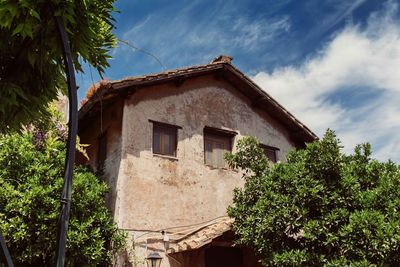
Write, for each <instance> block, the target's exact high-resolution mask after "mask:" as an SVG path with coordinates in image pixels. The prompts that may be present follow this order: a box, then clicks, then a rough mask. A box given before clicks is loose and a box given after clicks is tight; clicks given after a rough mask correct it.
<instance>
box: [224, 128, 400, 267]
mask: <svg viewBox="0 0 400 267" xmlns="http://www.w3.org/2000/svg"><path fill="white" fill-rule="evenodd" d="M227 159H228V162H229V163H230V165H231V166H233V167H235V168H241V169H243V170H244V175H243V176H244V179H245V186H244V188H242V189H236V190H235V193H234V203H233V205H232V206H230V207H229V209H228V214H229V215H230V216H231V217H232V218H234V219H235V222H234V225H233V229H234V231H235V233H236V234H237V236H238V243H240V244H245V245H249V246H252V247H253V248H254V249H255V250H256V252H257V253H258V254H259V255H260V257H261V259H262V263H263V265H264V266H385V265H386V266H400V213H399V211H398V209H399V207H400V168H399V166H398V165H396V164H395V163H393V162H391V161H388V162H379V161H377V160H374V159H371V147H370V145H369V144H363V145H359V146H357V147H356V149H355V153H354V154H352V155H345V154H344V153H342V152H341V147H340V141H339V140H338V139H337V138H336V136H335V133H334V132H333V131H330V130H328V131H327V132H326V134H325V136H324V138H323V139H322V140H320V141H316V142H314V143H311V144H308V145H307V147H306V148H305V149H304V150H297V151H292V152H291V153H289V155H288V157H287V163H277V164H274V165H273V166H270V167H269V164H268V163H267V160H266V158H265V156H264V155H263V153H262V150H261V149H260V148H259V145H258V143H257V141H256V140H255V139H254V138H251V137H249V138H245V139H243V140H241V141H240V142H239V144H238V152H237V153H236V154H234V155H228V156H227Z"/></svg>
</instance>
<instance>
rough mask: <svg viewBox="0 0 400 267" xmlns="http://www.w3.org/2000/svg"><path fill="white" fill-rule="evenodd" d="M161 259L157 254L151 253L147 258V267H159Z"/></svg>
mask: <svg viewBox="0 0 400 267" xmlns="http://www.w3.org/2000/svg"><path fill="white" fill-rule="evenodd" d="M161 260H162V257H161V256H160V254H158V253H157V252H151V253H150V254H149V255H148V256H147V258H146V261H147V267H160V266H161Z"/></svg>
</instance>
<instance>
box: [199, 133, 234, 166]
mask: <svg viewBox="0 0 400 267" xmlns="http://www.w3.org/2000/svg"><path fill="white" fill-rule="evenodd" d="M232 138H233V134H229V133H228V134H225V133H221V132H218V131H216V130H212V129H209V128H207V129H205V131H204V162H205V164H206V165H208V166H212V167H214V168H225V167H228V165H227V163H226V161H225V159H224V156H225V153H227V152H231V142H232Z"/></svg>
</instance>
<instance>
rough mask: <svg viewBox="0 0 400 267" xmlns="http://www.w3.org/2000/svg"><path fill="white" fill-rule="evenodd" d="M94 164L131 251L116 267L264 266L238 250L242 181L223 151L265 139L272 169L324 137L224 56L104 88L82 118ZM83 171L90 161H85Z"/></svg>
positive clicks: (82, 132) (82, 131)
mask: <svg viewBox="0 0 400 267" xmlns="http://www.w3.org/2000/svg"><path fill="white" fill-rule="evenodd" d="M79 128H80V130H79V135H80V138H81V142H82V143H86V144H90V147H89V149H88V154H89V156H90V161H89V162H86V164H90V165H91V166H92V167H93V168H94V169H95V170H102V175H103V177H104V178H105V179H106V181H107V182H108V184H109V185H110V192H109V194H108V196H107V201H108V204H109V207H110V209H111V211H112V212H113V215H114V219H115V221H116V222H117V224H118V226H119V228H121V229H124V230H126V231H127V232H128V233H129V237H130V244H131V245H132V246H131V248H130V249H129V250H128V251H127V253H126V255H124V256H123V257H121V259H120V261H119V263H118V265H121V266H123V265H126V266H146V264H145V258H146V257H147V255H149V253H151V252H157V253H159V254H160V255H161V257H162V264H161V266H182V267H183V266H188V267H189V266H190V267H196V266H205V267H211V266H230V267H239V266H240V267H245V266H258V262H257V258H256V257H255V255H254V253H253V251H251V249H249V248H243V247H236V246H232V245H233V243H232V240H233V238H234V236H233V233H232V232H231V231H230V225H231V220H230V219H229V218H228V217H227V216H226V208H227V207H228V205H229V204H230V203H231V202H232V192H233V189H234V188H235V187H240V186H242V185H243V180H242V179H241V174H240V173H239V172H237V171H235V170H232V169H230V168H229V167H228V166H227V165H226V163H225V161H224V159H223V155H224V153H225V152H230V151H232V152H234V151H235V146H236V143H237V141H238V140H239V139H240V138H242V137H243V136H247V135H252V136H255V137H257V138H258V139H259V140H260V142H261V143H262V144H263V145H264V148H265V151H266V153H267V155H268V157H269V158H270V160H271V161H277V160H280V161H284V160H285V155H286V153H287V152H288V151H289V150H291V149H293V148H297V147H303V146H304V144H305V142H311V141H313V140H315V139H316V138H317V137H316V136H315V134H314V133H312V132H311V131H310V130H309V129H308V128H307V127H306V126H305V125H303V124H302V123H301V122H299V121H298V120H297V119H296V118H295V117H294V116H293V115H291V114H290V113H289V112H288V111H287V110H285V109H284V108H283V107H282V106H281V105H280V104H279V103H277V102H276V101H275V100H274V99H272V98H271V97H270V96H269V95H268V94H267V93H265V92H264V91H263V90H261V89H260V88H259V87H258V86H257V85H256V84H254V83H253V82H252V81H251V80H250V79H249V78H248V77H246V76H245V75H244V74H243V73H242V72H240V71H239V70H238V69H237V68H235V67H234V66H233V65H232V64H231V58H230V57H227V56H220V57H218V58H216V59H215V60H214V61H213V62H211V63H210V64H207V65H200V66H193V67H189V68H184V69H177V70H172V71H166V72H161V73H157V74H151V75H146V76H142V77H132V78H126V79H123V80H119V81H112V82H102V83H101V84H100V85H99V86H97V87H96V88H94V90H92V92H91V94H90V95H89V97H88V100H87V102H86V103H85V104H83V106H82V108H81V109H80V112H79ZM79 160H80V161H81V163H84V160H83V159H79Z"/></svg>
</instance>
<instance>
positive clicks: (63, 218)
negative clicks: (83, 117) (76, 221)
mask: <svg viewBox="0 0 400 267" xmlns="http://www.w3.org/2000/svg"><path fill="white" fill-rule="evenodd" d="M54 21H55V23H56V25H57V29H58V34H59V36H60V41H61V43H62V49H63V57H64V65H65V74H66V78H67V84H68V98H69V121H68V141H67V158H66V161H65V173H64V187H63V192H62V196H61V214H60V218H59V220H58V226H59V229H58V235H57V254H56V259H57V262H56V266H57V267H64V265H65V251H66V249H65V248H66V242H67V232H68V221H69V215H70V209H71V192H72V175H73V172H74V163H75V147H76V135H77V133H78V98H77V93H76V90H77V89H76V81H75V72H74V66H73V62H72V56H71V47H70V43H69V39H68V34H67V32H66V30H65V26H64V22H63V20H62V18H60V17H57V16H54Z"/></svg>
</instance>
